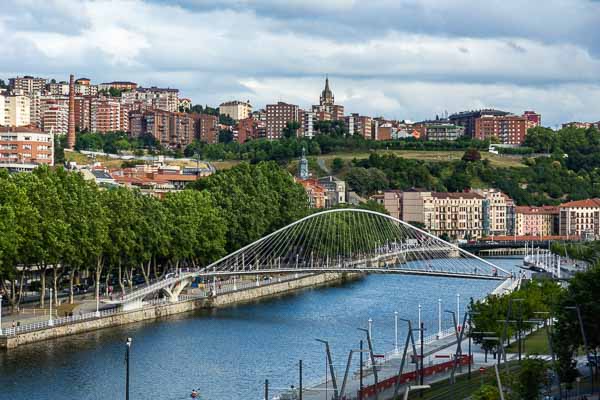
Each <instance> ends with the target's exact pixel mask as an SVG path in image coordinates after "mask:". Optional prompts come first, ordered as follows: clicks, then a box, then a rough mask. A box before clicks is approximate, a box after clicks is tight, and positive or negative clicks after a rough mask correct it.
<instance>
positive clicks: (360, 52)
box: [0, 0, 600, 126]
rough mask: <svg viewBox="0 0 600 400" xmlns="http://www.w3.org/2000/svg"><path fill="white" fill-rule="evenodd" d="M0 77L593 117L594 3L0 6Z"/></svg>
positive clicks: (138, 1)
mask: <svg viewBox="0 0 600 400" xmlns="http://www.w3.org/2000/svg"><path fill="white" fill-rule="evenodd" d="M2 5H3V7H2V11H1V12H0V46H1V48H2V52H1V55H0V78H3V79H7V78H9V77H11V76H15V75H17V74H19V75H23V74H30V75H31V74H33V75H39V76H43V77H47V78H53V77H54V78H56V79H61V80H63V79H64V80H66V79H67V77H68V74H69V72H73V73H74V74H75V75H76V76H77V77H82V76H85V77H89V78H91V79H92V81H93V82H95V83H98V82H101V81H109V80H133V81H136V82H138V83H140V84H141V85H144V86H150V85H156V86H170V87H177V88H179V89H180V90H181V96H185V97H190V98H192V100H193V102H194V103H200V104H210V105H217V104H219V103H220V102H222V101H226V100H231V99H240V100H246V99H249V100H250V101H251V102H252V103H253V104H254V105H255V107H257V106H258V107H263V106H264V105H265V104H266V103H269V102H275V101H278V100H281V101H287V102H292V103H295V104H299V105H300V106H301V107H308V106H309V105H311V104H314V103H316V102H318V96H319V92H320V90H321V89H322V86H323V80H324V76H325V74H329V77H330V81H331V86H332V89H333V92H334V94H335V96H336V102H337V103H340V104H344V105H345V106H346V110H347V111H348V112H360V113H362V114H366V115H383V116H386V117H389V118H397V119H412V120H419V119H424V118H428V117H432V116H435V115H436V114H442V113H444V112H445V111H448V112H449V113H452V112H455V111H460V110H465V109H475V108H482V107H496V108H500V109H506V110H508V111H512V112H515V113H520V112H522V111H523V110H526V109H534V110H536V111H538V112H541V113H542V118H543V123H544V125H549V126H554V125H556V124H558V123H560V122H564V121H567V120H590V121H592V120H593V121H597V120H600V1H597V0H539V1H538V0H536V1H528V0H520V1H519V0H486V1H481V0H472V1H468V0H452V1H451V0H368V1H366V0H264V1H252V0H179V1H175V0H173V1H168V0H145V1H144V0H132V1H127V0H115V1H83V0H82V1H73V0H2Z"/></svg>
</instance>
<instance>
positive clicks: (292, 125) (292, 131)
mask: <svg viewBox="0 0 600 400" xmlns="http://www.w3.org/2000/svg"><path fill="white" fill-rule="evenodd" d="M298 129H300V123H298V121H289V122H288V123H287V124H286V126H285V128H283V132H282V136H283V137H284V138H286V139H291V138H295V137H297V136H298Z"/></svg>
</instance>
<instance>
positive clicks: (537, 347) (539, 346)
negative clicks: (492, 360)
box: [507, 328, 550, 354]
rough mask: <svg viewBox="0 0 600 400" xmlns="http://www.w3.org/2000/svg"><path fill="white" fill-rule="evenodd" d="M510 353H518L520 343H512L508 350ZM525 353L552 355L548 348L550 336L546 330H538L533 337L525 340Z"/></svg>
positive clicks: (530, 336)
mask: <svg viewBox="0 0 600 400" xmlns="http://www.w3.org/2000/svg"><path fill="white" fill-rule="evenodd" d="M507 352H508V353H518V352H519V347H518V342H514V343H511V345H510V346H509V347H508V349H507ZM523 353H524V354H550V348H549V347H548V335H547V333H546V328H542V329H538V330H537V331H535V332H533V333H532V334H531V335H529V336H527V337H525V338H524V339H523Z"/></svg>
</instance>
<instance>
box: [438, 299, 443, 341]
mask: <svg viewBox="0 0 600 400" xmlns="http://www.w3.org/2000/svg"><path fill="white" fill-rule="evenodd" d="M441 338H442V299H438V339H441Z"/></svg>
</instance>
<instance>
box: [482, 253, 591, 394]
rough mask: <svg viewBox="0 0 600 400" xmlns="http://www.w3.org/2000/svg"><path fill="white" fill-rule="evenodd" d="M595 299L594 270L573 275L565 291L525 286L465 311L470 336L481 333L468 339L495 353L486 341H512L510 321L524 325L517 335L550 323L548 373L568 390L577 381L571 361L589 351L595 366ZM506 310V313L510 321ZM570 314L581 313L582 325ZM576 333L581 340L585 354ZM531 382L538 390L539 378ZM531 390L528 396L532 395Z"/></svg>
mask: <svg viewBox="0 0 600 400" xmlns="http://www.w3.org/2000/svg"><path fill="white" fill-rule="evenodd" d="M596 248H598V247H597V246H596ZM594 257H596V256H594ZM598 293H600V264H595V265H593V266H592V267H591V268H589V269H588V271H586V272H579V273H577V274H575V276H574V277H573V278H572V279H571V280H569V285H568V286H567V288H566V289H564V288H562V287H561V286H560V285H559V284H558V283H556V282H555V281H553V280H550V279H541V280H533V281H531V282H528V283H526V284H525V285H524V286H523V287H522V288H520V289H519V290H517V291H515V292H512V293H511V294H509V295H504V296H488V297H487V298H486V299H485V301H477V302H474V303H472V304H471V305H470V310H471V311H473V325H474V331H475V332H485V333H481V334H474V335H473V339H474V341H475V342H476V343H479V344H480V345H481V346H482V348H483V349H484V350H485V351H495V350H496V348H497V345H498V342H497V341H491V340H489V339H487V338H489V337H498V338H500V337H504V338H505V339H506V338H508V337H511V336H513V337H514V335H515V334H516V332H517V329H518V327H519V324H515V323H514V322H515V321H524V322H522V324H520V329H522V331H528V330H529V329H531V328H533V324H532V323H531V322H527V321H531V320H535V319H540V318H542V319H545V318H548V319H552V320H553V321H554V322H553V323H552V325H553V326H552V329H551V330H550V333H549V340H548V345H549V346H548V347H549V349H550V350H551V351H552V352H554V354H555V356H556V362H555V364H554V365H549V368H551V369H552V370H554V371H556V373H557V375H558V378H559V380H560V382H561V383H565V384H566V385H567V387H568V388H572V386H573V382H574V381H575V379H576V378H577V376H579V372H578V371H577V369H576V367H577V362H576V358H577V356H578V355H581V354H586V352H587V350H589V351H590V353H591V355H592V356H594V358H593V359H596V360H597V357H598V352H599V351H600V320H599V319H598V315H600V303H599V302H598ZM517 299H519V300H517ZM511 303H512V304H511ZM509 304H511V307H512V310H511V313H510V315H509V314H508V310H509ZM576 308H579V312H580V313H581V322H582V324H580V321H579V318H578V315H577V310H576ZM507 318H508V319H509V320H510V321H511V322H509V323H508V324H505V322H503V321H505V320H506V319H507ZM582 325H583V327H582ZM505 326H506V327H505ZM505 329H506V331H505ZM582 330H583V332H585V337H586V339H587V345H588V348H587V349H586V348H585V344H586V341H585V340H584V337H583V335H582ZM489 332H493V334H491V333H489ZM596 372H597V368H596ZM536 376H537V378H536V379H537V380H536V381H535V382H530V383H531V384H533V386H534V387H536V386H535V385H536V384H537V385H538V387H537V389H539V386H540V385H541V384H542V383H543V382H542V378H544V374H541V375H540V374H538V375H536ZM537 389H536V392H534V393H537ZM526 398H533V397H526Z"/></svg>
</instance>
